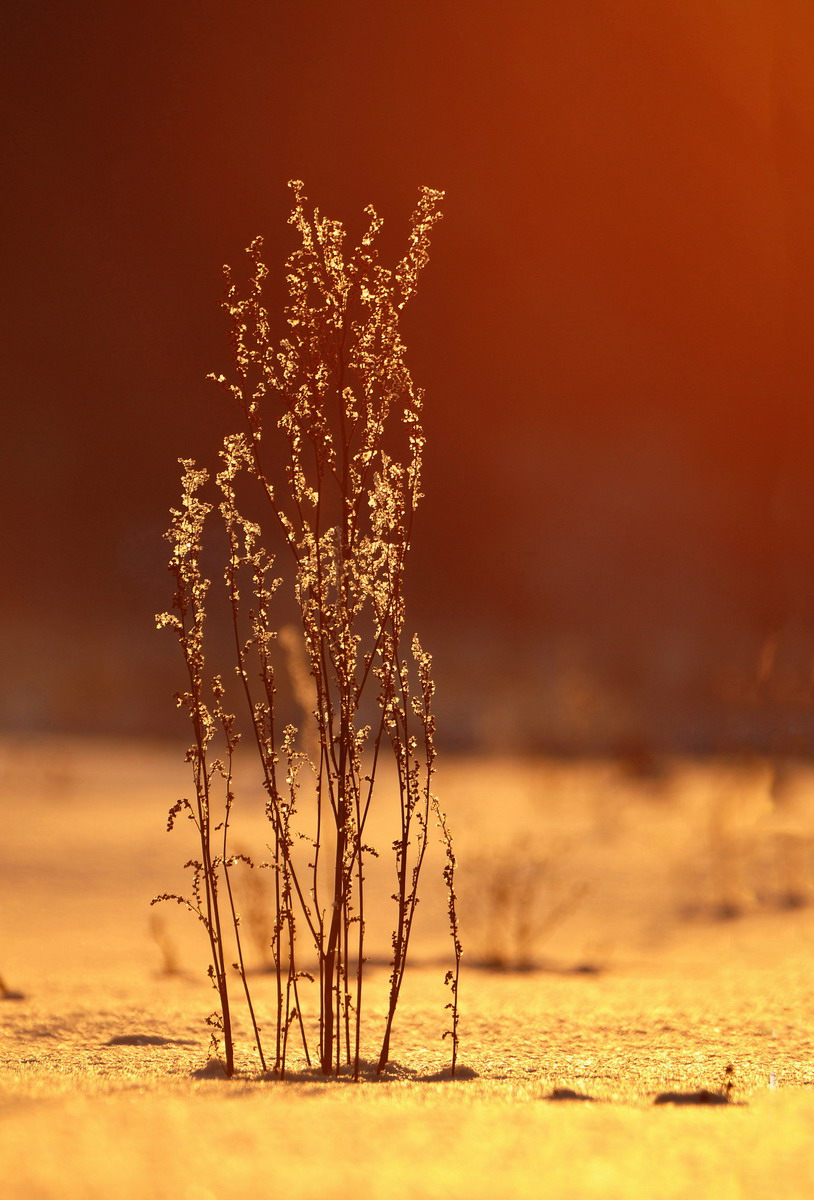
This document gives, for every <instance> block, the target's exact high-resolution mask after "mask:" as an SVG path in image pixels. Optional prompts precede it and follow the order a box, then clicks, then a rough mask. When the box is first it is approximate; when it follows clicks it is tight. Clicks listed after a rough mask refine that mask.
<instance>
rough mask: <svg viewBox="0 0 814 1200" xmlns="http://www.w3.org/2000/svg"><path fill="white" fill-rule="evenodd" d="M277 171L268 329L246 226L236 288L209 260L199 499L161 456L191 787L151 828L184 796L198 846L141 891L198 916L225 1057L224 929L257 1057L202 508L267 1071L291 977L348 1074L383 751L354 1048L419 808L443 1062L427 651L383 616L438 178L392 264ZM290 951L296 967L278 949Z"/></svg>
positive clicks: (331, 1054)
mask: <svg viewBox="0 0 814 1200" xmlns="http://www.w3.org/2000/svg"><path fill="white" fill-rule="evenodd" d="M291 187H292V188H293V192H294V207H293V211H292V213H291V216H290V218H289V223H290V224H291V225H292V226H293V227H294V229H295V231H296V234H297V237H298V245H297V248H296V249H295V250H294V252H293V253H292V254H291V255H290V257H289V258H288V261H287V264H286V285H287V293H288V302H287V305H286V308H285V319H286V324H287V330H286V332H285V335H284V336H283V338H282V340H281V341H279V343H277V342H275V341H274V340H273V338H272V321H271V318H270V316H269V313H268V311H267V309H266V307H265V303H264V283H265V281H266V278H267V275H268V270H267V268H266V266H265V265H264V263H263V260H262V257H261V253H262V241H261V239H260V238H258V239H256V240H255V241H254V242H252V244H251V246H249V248H248V255H249V258H250V263H251V274H250V278H249V282H248V287H247V288H245V289H241V287H240V286H239V285H238V283H237V282H235V280H234V278H233V276H232V273H231V271H230V270H229V269H228V268H227V269H226V279H227V293H226V300H225V308H226V310H227V312H228V313H229V316H230V320H231V337H232V345H233V350H234V360H235V369H236V375H235V378H234V379H232V380H231V381H230V380H227V379H226V378H225V377H224V376H222V375H221V376H217V377H216V378H217V382H219V383H220V384H221V385H222V386H223V387H224V389H225V390H226V392H227V393H228V394H229V395H230V397H231V398H232V399H233V400H234V401H236V403H237V405H238V406H239V408H240V410H241V411H242V413H243V417H244V428H243V429H242V431H240V432H238V433H235V434H232V435H229V436H227V437H226V438H225V440H224V443H223V447H222V450H221V453H220V459H221V465H220V470H219V471H218V472H217V474H216V476H215V479H214V484H215V492H214V499H213V500H212V501H206V500H204V499H203V498H202V493H203V490H204V488H205V487H206V486H207V485H208V484H210V482H211V481H210V479H209V475H208V473H207V472H206V471H204V470H201V469H199V468H198V466H197V465H196V464H195V463H194V462H192V461H191V460H184V461H183V468H184V471H183V479H182V499H181V507H180V509H178V510H176V511H174V513H173V522H172V525H171V527H170V529H169V531H168V534H167V536H168V538H169V540H170V542H171V544H172V547H173V555H172V560H171V569H172V571H173V573H174V575H175V579H176V592H175V599H174V611H173V612H172V613H165V614H162V615H161V616H160V617H159V618H158V622H159V625H163V626H169V627H171V628H173V629H174V630H175V632H176V634H177V635H178V639H179V642H180V645H181V649H182V652H183V656H184V660H185V663H186V667H187V677H188V685H187V688H186V690H185V691H183V692H181V693H180V694H179V696H178V702H179V704H181V705H182V706H183V707H185V708H186V710H187V711H188V713H189V716H190V720H191V723H192V728H193V731H194V740H193V744H192V746H191V748H190V749H189V751H188V752H187V760H188V761H189V762H190V764H191V766H192V772H193V780H194V786H195V799H194V800H193V801H190V800H186V799H185V800H182V801H179V802H178V803H177V804H176V805H175V806H174V808H173V810H172V811H171V813H170V827H171V826H172V824H173V822H174V820H175V818H176V816H178V815H179V814H180V813H181V812H182V811H185V812H186V814H187V816H189V818H190V819H191V820H192V822H193V823H194V825H195V827H196V829H197V831H198V834H199V843H200V855H199V857H196V858H195V859H193V860H192V861H191V862H190V863H189V864H187V865H188V866H189V867H190V869H191V870H192V873H193V876H192V880H193V882H192V897H191V899H187V898H184V897H181V896H169V895H167V896H164V897H160V899H175V900H176V901H178V902H179V903H182V904H186V905H187V906H188V907H189V908H191V909H192V911H193V912H194V913H195V915H196V916H197V917H198V918H199V920H200V921H201V922H202V923H203V925H204V927H205V928H206V931H207V934H208V937H209V944H210V953H211V964H210V968H209V972H210V976H211V978H212V981H213V985H214V987H215V989H216V991H217V993H218V998H219V1007H218V1012H217V1013H216V1014H215V1015H213V1017H212V1018H210V1020H211V1022H212V1023H213V1025H214V1026H215V1033H216V1034H217V1035H219V1036H220V1037H221V1038H222V1040H223V1043H224V1046H225V1058H226V1063H225V1065H226V1070H227V1074H231V1073H232V1071H233V1070H234V1054H233V1019H232V1010H231V999H230V991H229V987H228V981H227V974H228V972H227V957H226V950H225V948H224V947H225V938H226V933H227V929H228V931H229V937H230V939H231V941H230V944H231V942H232V941H233V942H234V945H235V948H236V957H237V961H236V962H235V963H234V967H235V968H236V970H237V973H238V975H239V976H240V980H241V982H242V987H243V992H244V996H245V1001H246V1003H247V1005H248V1009H249V1013H250V1017H251V1023H252V1028H253V1031H254V1036H255V1041H256V1044H257V1049H258V1052H259V1054H260V1058H261V1062H262V1063H263V1064H264V1065H265V1059H264V1050H263V1047H262V1042H261V1036H260V1031H259V1028H258V1024H257V1021H256V1020H255V1016H254V1007H253V1004H252V998H251V993H250V990H249V985H248V981H247V978H246V971H245V969H244V962H243V955H242V949H241V943H240V923H239V917H238V914H237V912H236V909H235V904H234V899H233V891H232V886H231V880H230V870H231V868H232V867H234V865H235V863H236V862H237V860H238V858H243V859H244V860H245V861H247V862H248V859H246V856H237V855H234V854H232V853H231V851H230V848H229V844H228V838H229V828H230V820H231V814H232V806H233V804H234V801H235V793H234V771H233V759H234V755H235V752H236V750H237V747H238V743H239V739H240V734H239V733H238V732H237V724H236V718H235V716H234V715H233V714H232V713H230V712H229V711H227V702H226V693H227V689H226V686H225V684H224V682H223V679H222V678H221V676H220V675H215V676H214V677H210V676H209V675H208V673H207V667H206V659H205V653H204V641H205V638H204V632H205V625H206V620H207V607H206V602H207V594H208V591H209V588H210V581H209V580H208V579H207V578H205V576H204V573H203V570H202V567H201V556H202V551H203V535H204V526H205V524H206V523H207V521H209V519H210V518H212V517H215V516H216V515H217V516H219V517H220V520H221V522H222V526H223V528H224V529H225V533H226V538H227V546H228V549H227V557H226V565H225V570H224V583H225V590H226V595H227V596H228V602H229V604H228V608H229V612H230V617H229V620H230V622H231V639H232V643H233V647H234V657H235V664H236V679H237V686H238V689H239V691H240V692H241V693H242V700H243V708H244V710H245V712H246V714H247V717H248V721H247V732H248V738H247V739H246V740H248V741H250V742H251V743H252V744H253V747H254V751H255V754H256V761H257V764H258V768H259V774H260V779H261V781H262V785H263V789H264V792H265V811H266V816H267V818H268V822H269V826H270V847H271V851H272V860H271V862H270V864H269V866H270V867H271V868H272V871H273V880H274V885H273V889H272V890H273V910H274V911H273V921H272V931H273V932H272V941H271V954H272V959H273V965H274V981H275V982H274V990H275V1010H276V1023H275V1037H274V1052H273V1058H272V1057H271V1054H269V1062H270V1063H273V1069H274V1070H275V1071H277V1072H278V1073H279V1074H280V1075H283V1074H284V1073H285V1070H286V1062H287V1057H288V1051H289V1043H290V1036H291V1034H292V1032H295V1033H296V1036H297V1038H298V1040H299V1041H300V1042H301V1044H302V1047H303V1052H304V1055H305V1058H306V1061H308V1062H309V1063H310V1061H311V1056H310V1051H309V1039H308V1036H307V1030H306V1019H305V1018H304V1005H303V1001H304V993H305V991H306V989H308V988H311V985H312V984H315V985H316V989H317V993H318V1003H317V1008H318V1037H317V1044H316V1047H315V1057H316V1058H317V1059H318V1061H319V1064H320V1066H321V1069H322V1071H323V1073H325V1074H326V1075H327V1074H332V1073H339V1071H340V1070H341V1069H343V1067H344V1068H345V1069H348V1068H350V1069H352V1073H353V1076H354V1078H358V1076H359V1072H360V1060H361V1049H360V1042H361V1031H362V1017H363V1011H364V1002H365V969H364V968H365V961H366V957H365V930H366V916H367V913H368V911H369V906H370V905H371V903H373V902H374V901H373V898H371V897H370V896H369V895H368V890H367V885H366V874H365V871H366V865H367V863H368V861H369V858H370V856H372V855H377V851H376V849H374V847H373V846H371V845H370V844H369V843H368V841H366V836H367V835H366V830H367V826H368V818H369V815H370V813H371V810H372V809H373V808H374V806H376V805H377V804H381V803H382V801H383V797H382V795H381V793H382V790H383V789H382V786H381V785H382V782H383V781H382V774H383V771H384V769H385V764H386V760H389V762H390V764H391V767H392V768H394V773H395V778H396V780H397V791H398V808H397V817H396V826H395V828H394V830H393V838H392V842H391V848H392V853H393V867H394V875H393V879H394V886H393V892H392V899H393V900H394V901H395V919H394V928H393V934H392V959H391V971H390V984H389V1000H388V1004H387V1014H386V1019H385V1023H384V1029H383V1031H382V1034H381V1043H380V1049H379V1051H378V1057H377V1069H378V1071H379V1072H381V1071H383V1070H384V1069H385V1067H386V1066H387V1062H388V1057H389V1053H390V1044H391V1037H392V1031H393V1025H394V1020H395V1016H396V1011H397V1007H398V1002H399V997H400V994H401V989H402V983H403V980H404V974H405V970H406V968H407V963H408V953H409V948H410V941H411V936H412V932H413V927H414V920H415V914H416V906H417V904H418V898H419V897H418V889H419V878H420V875H421V869H422V865H423V863H424V859H425V855H426V852H427V845H428V838H429V835H430V826H431V824H432V823H433V821H434V822H435V823H436V824H437V825H438V826H439V827H440V830H441V837H442V841H443V845H444V848H445V853H446V868H445V873H444V877H445V880H446V883H447V888H448V896H449V913H450V928H451V933H452V937H453V944H454V954H455V968H454V970H453V971H451V972H450V973H449V974H448V976H447V982H448V983H449V984H450V986H451V989H452V999H451V1001H450V1004H449V1005H448V1007H449V1008H450V1009H451V1010H452V1028H451V1030H450V1031H449V1036H451V1037H452V1043H453V1057H452V1070H453V1074H454V1070H455V1062H456V1059H457V1049H458V977H459V966H460V941H459V937H458V925H457V914H456V909H455V889H454V871H455V859H454V855H453V851H452V841H451V837H450V834H449V829H448V826H447V823H446V819H445V817H444V815H443V813H442V812H441V810H440V808H439V807H438V801H437V800H436V798H435V796H434V795H433V792H432V776H433V773H434V770H435V718H434V716H433V709H432V700H433V691H434V684H433V681H432V662H431V659H430V656H429V654H428V653H427V652H426V650H425V649H424V648H423V646H422V645H421V643H420V641H419V640H418V637H417V636H413V637H411V638H409V637H408V636H407V634H406V632H405V600H404V582H405V570H406V559H407V552H408V549H409V546H410V537H411V530H412V522H413V514H414V512H415V509H416V506H417V504H418V502H419V499H420V497H421V492H420V481H421V465H422V455H423V451H424V432H423V429H422V425H421V408H422V400H423V395H422V392H421V391H420V389H418V388H417V387H416V386H415V384H414V383H413V380H412V377H411V375H410V372H409V369H408V367H407V364H406V360H405V346H404V343H403V341H402V338H401V334H400V329H399V322H400V317H401V313H402V310H403V309H404V306H405V305H406V304H407V302H408V301H409V300H410V299H411V298H412V296H413V295H414V293H415V291H416V286H417V283H418V277H419V274H420V272H421V270H422V269H423V267H424V266H425V265H426V263H427V261H428V251H429V244H430V234H431V231H432V228H433V226H434V225H435V223H436V221H437V220H438V219H439V218H440V215H441V214H440V211H439V204H440V202H441V200H442V198H443V193H441V192H437V191H433V190H432V189H430V188H423V189H422V190H421V193H420V198H419V202H418V206H417V208H416V210H415V212H414V213H413V216H412V218H411V223H410V233H409V238H408V246H407V252H406V254H405V255H404V257H403V258H402V259H401V261H400V262H399V263H398V265H397V266H396V268H395V269H394V270H392V269H389V268H387V267H385V266H383V265H382V264H381V263H380V261H379V258H378V249H377V237H378V234H379V231H380V228H381V220H380V218H379V217H378V216H377V215H376V213H375V212H374V210H373V209H372V208H367V209H366V210H365V211H366V214H367V217H368V221H369V224H368V227H367V230H366V232H365V233H364V235H363V237H362V239H361V241H360V243H359V245H358V246H357V247H356V248H355V249H354V250H353V251H352V252H351V253H350V254H347V253H346V251H345V231H344V229H343V227H342V225H341V224H340V223H339V222H338V221H332V220H328V219H326V218H324V217H322V216H321V214H320V213H319V212H318V211H315V212H314V213H313V216H309V215H308V214H307V212H306V208H305V204H306V200H305V196H304V194H303V189H302V184H300V183H293V184H292V185H291ZM248 513H251V516H248V515H247V514H248ZM286 591H289V592H292V593H293V597H294V599H295V601H296V610H297V611H298V614H299V627H300V634H301V639H302V644H303V645H304V647H305V656H306V663H307V675H308V676H310V683H311V686H310V688H309V685H308V679H307V678H306V681H305V684H304V685H303V681H302V680H299V681H296V680H295V686H296V687H297V689H298V692H299V694H300V695H301V696H302V695H305V696H308V695H309V694H310V695H311V700H310V703H311V706H312V707H311V712H310V715H309V718H308V720H309V721H310V728H301V729H299V730H298V729H296V728H295V727H294V726H293V725H290V724H287V725H284V726H283V727H281V722H280V718H279V715H278V710H279V705H278V703H277V702H276V691H277V688H276V677H275V672H276V670H277V669H278V651H277V647H276V641H277V623H276V618H275V615H274V614H275V612H276V610H277V605H278V603H280V602H281V601H282V600H283V599H284V597H285V593H286ZM278 593H280V594H279V595H278ZM286 640H287V641H290V633H287V635H286ZM215 743H217V753H216V752H215V750H214V745H215ZM216 810H217V811H216ZM303 826H305V827H303ZM303 849H304V850H305V854H304V855H303ZM312 960H313V961H315V962H316V964H317V966H316V970H315V972H313V973H312V972H311V971H306V970H304V968H303V965H302V964H303V963H304V962H306V961H309V962H310V961H312ZM311 990H313V989H312V988H311Z"/></svg>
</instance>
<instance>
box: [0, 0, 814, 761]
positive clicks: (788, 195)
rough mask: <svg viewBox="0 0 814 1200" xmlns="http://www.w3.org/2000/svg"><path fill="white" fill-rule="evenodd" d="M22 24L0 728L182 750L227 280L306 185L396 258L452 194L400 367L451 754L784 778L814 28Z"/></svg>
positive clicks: (473, 14) (14, 102)
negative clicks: (453, 744)
mask: <svg viewBox="0 0 814 1200" xmlns="http://www.w3.org/2000/svg"><path fill="white" fill-rule="evenodd" d="M20 8H21V11H19V12H15V13H14V14H13V15H12V16H10V17H9V18H8V19H9V21H10V29H9V36H8V38H7V45H6V49H5V55H6V63H5V65H4V72H3V74H4V78H5V85H4V86H5V88H6V90H7V93H8V99H9V100H10V102H11V106H12V111H13V122H12V127H11V130H10V134H9V138H8V145H7V148H6V153H5V156H4V159H5V163H6V175H7V181H6V185H5V186H4V193H5V200H4V204H5V206H6V213H5V217H4V225H3V229H4V235H5V242H6V248H5V251H4V265H5V268H6V280H7V283H6V290H5V301H4V302H5V306H6V312H5V315H4V321H3V328H4V331H5V335H6V348H5V351H4V372H3V374H4V384H5V396H6V415H5V422H4V423H5V437H4V439H3V440H4V450H5V454H4V460H5V465H4V469H3V473H2V487H3V488H4V490H5V495H4V497H3V503H4V511H5V513H6V515H7V520H6V522H5V523H4V524H5V525H6V533H5V539H6V547H5V551H4V558H5V562H6V571H5V573H4V578H3V583H2V596H1V597H0V599H2V604H3V616H4V620H3V622H2V645H1V646H0V650H1V651H2V660H3V672H4V676H5V677H4V679H3V693H2V697H0V723H2V724H4V725H5V726H7V727H12V728H46V729H48V728H50V729H62V728H70V729H102V728H105V729H111V730H119V731H126V732H133V733H138V732H144V731H147V732H162V731H165V730H167V731H174V730H175V726H174V725H172V713H171V701H169V700H168V699H167V700H166V704H167V711H166V714H165V712H164V709H163V707H162V706H163V705H164V704H165V696H166V694H167V690H168V689H170V690H171V689H172V687H173V686H174V685H175V660H174V650H173V647H172V646H171V644H170V643H169V640H168V639H167V638H166V636H164V637H163V638H162V637H160V636H159V635H158V634H153V633H152V632H151V630H150V624H151V615H152V613H153V611H155V610H156V609H157V608H163V607H165V606H166V603H167V594H168V592H169V590H170V585H169V581H168V579H167V578H165V576H164V572H163V563H164V560H165V559H166V549H165V547H164V544H163V543H162V541H161V538H160V534H161V531H162V529H163V528H164V526H165V524H166V510H167V509H168V507H169V505H170V504H171V503H173V502H174V500H175V496H176V475H177V469H176V465H175V461H176V459H177V457H178V456H179V455H182V454H184V455H186V454H196V455H200V456H201V457H207V456H209V455H211V453H212V451H213V448H214V446H215V444H216V440H217V437H218V435H219V433H220V432H221V431H222V430H224V429H227V428H230V427H232V426H233V425H234V424H235V423H236V419H235V415H234V414H232V413H229V412H228V411H227V410H226V409H225V407H224V401H223V397H222V395H221V393H219V392H218V391H217V390H216V389H213V388H212V387H211V386H209V385H207V384H206V383H205V381H204V376H205V374H206V372H208V371H210V370H215V371H219V370H223V369H228V359H227V349H226V339H225V325H224V319H223V316H222V314H221V312H220V310H219V308H218V303H219V299H220V295H221V278H220V267H221V263H223V262H232V263H237V262H238V261H239V259H240V255H241V252H242V248H243V247H244V246H245V245H246V244H247V243H248V241H249V240H250V239H251V238H252V237H253V236H254V235H255V234H257V233H263V234H264V235H265V236H266V246H267V257H268V260H269V263H270V266H271V267H272V270H274V269H275V268H277V267H279V266H280V265H281V264H282V260H283V258H284V256H285V254H286V252H287V251H288V249H289V248H290V244H291V243H290V240H289V230H288V228H287V226H286V225H285V215H286V212H287V204H288V196H287V193H286V191H285V182H286V180H287V179H289V178H292V177H299V178H302V179H304V180H305V182H306V187H307V191H308V194H309V196H310V197H311V198H312V200H313V201H314V203H316V204H318V205H319V206H320V207H321V208H322V209H323V210H324V211H326V212H328V213H329V214H330V215H333V216H337V217H340V218H342V219H343V220H345V221H346V223H347V224H348V226H349V229H350V230H351V232H353V231H354V230H358V229H359V227H360V223H361V222H360V215H361V209H362V207H363V205H364V204H366V203H369V202H372V203H373V204H374V205H375V206H376V207H377V209H378V210H379V211H380V213H381V214H382V215H383V216H384V217H385V219H386V222H387V224H386V229H387V232H388V237H389V238H391V239H392V241H391V242H390V243H389V244H391V245H392V247H393V252H394V253H395V252H396V251H397V250H398V248H399V246H400V239H401V238H402V237H403V233H404V229H405V227H406V219H407V215H408V213H409V211H410V209H411V206H412V203H413V200H414V197H415V194H416V189H417V187H418V185H419V184H422V183H426V184H429V185H431V186H434V187H441V188H445V189H446V191H447V202H446V213H447V216H446V219H445V221H444V222H443V223H442V225H441V226H440V227H439V228H438V230H437V233H436V237H435V244H434V249H433V254H432V261H431V264H430V267H429V268H428V270H427V273H426V275H425V278H424V281H423V284H422V287H421V289H420V291H419V295H418V297H417V299H416V301H415V303H414V305H413V309H412V311H411V312H410V313H409V316H408V318H407V328H406V337H407V342H408V345H409V347H410V349H411V351H412V359H411V362H412V367H413V372H414V375H415V376H416V378H417V379H418V381H419V382H420V383H422V384H423V385H424V386H425V387H426V389H427V392H428V409H427V427H428V432H429V435H430V439H431V440H430V446H429V459H428V474H427V488H426V491H427V497H428V498H427V502H426V504H425V506H424V510H423V514H422V517H421V520H420V521H419V524H418V529H417V536H416V548H415V555H414V567H413V569H414V578H413V588H414V612H415V619H416V621H417V622H419V623H420V624H421V625H422V627H424V628H426V629H428V630H429V634H428V640H429V641H431V643H432V644H433V645H434V648H435V652H436V659H437V664H438V673H439V681H440V683H441V685H442V686H441V693H442V695H445V696H446V699H445V700H444V701H442V704H445V705H446V710H445V715H446V718H447V729H448V730H449V731H451V732H450V735H449V736H450V737H451V738H452V739H458V740H460V741H464V742H466V741H471V740H478V739H481V740H483V739H485V740H487V741H488V740H490V738H491V739H492V741H493V742H495V743H497V742H499V741H500V739H501V738H503V739H504V740H508V741H509V742H512V739H513V740H514V743H518V744H521V745H535V746H544V745H548V746H560V747H562V748H573V747H575V746H576V747H577V748H601V747H603V746H605V745H616V744H626V743H633V742H638V741H644V742H651V741H652V742H655V743H658V744H665V745H678V746H685V747H690V748H701V749H706V748H720V747H721V746H724V745H732V744H738V745H740V744H755V743H757V744H765V745H770V744H771V745H773V746H779V747H781V748H786V749H788V748H792V749H798V750H799V749H805V748H806V747H807V745H808V737H809V735H808V725H809V723H810V716H809V700H810V677H811V662H812V654H813V653H814V636H812V615H813V613H812V608H813V604H812V602H813V601H814V567H813V565H812V564H814V553H813V552H814V545H812V541H813V539H812V533H811V528H812V512H814V506H812V499H814V486H813V485H812V482H811V480H812V470H811V457H812V455H811V446H812V433H814V418H812V403H811V391H812V389H811V384H812V376H813V375H814V371H813V370H812V368H813V366H814V364H813V363H812V349H811V347H812V336H811V330H812V317H813V316H814V291H813V288H814V284H813V282H812V281H814V233H813V232H812V231H813V230H814V153H812V151H813V150H814V144H813V141H812V132H814V70H813V69H812V68H813V67H814V9H812V8H811V7H810V6H809V5H807V4H804V3H802V2H799V0H682V3H680V4H674V3H668V2H667V0H571V2H569V3H568V4H564V3H560V2H553V0H551V2H546V3H539V4H527V3H521V2H519V0H503V2H501V3H500V4H498V3H492V2H483V0H476V2H474V3H473V2H472V0H469V2H460V3H459V2H444V0H434V2H433V3H425V2H424V0H411V2H410V3H401V2H398V3H393V4H389V5H382V4H380V3H373V2H372V0H371V2H364V0H347V2H346V3H344V4H342V5H337V4H333V3H330V4H329V3H321V2H314V3H309V4H300V3H285V4H284V3H259V0H254V2H253V3H248V2H247V0H236V2H233V3H231V4H229V5H228V6H227V5H224V4H222V3H220V2H218V3H215V2H214V0H203V2H200V0H199V2H197V3H194V4H193V3H180V2H177V0H176V2H175V3H173V2H169V3H167V4H163V5H159V4H157V3H154V2H153V0H146V2H145V0H142V2H141V3H135V2H131V0H119V2H118V3H117V2H116V0H110V2H108V3H105V4H101V3H99V4H87V5H78V6H73V5H68V4H67V3H59V4H47V3H40V4H32V5H30V6H25V7H24V8H23V7H22V6H20ZM771 635H776V640H775V642H771V643H770V642H769V641H767V639H769V638H770V637H771ZM761 655H762V657H761ZM761 663H762V664H763V665H762V667H761V665H760V664H761ZM769 666H771V667H772V670H771V672H769V670H768V667H769ZM761 672H762V675H761ZM769 676H770V678H769ZM575 689H576V690H575ZM580 689H582V690H581V691H580ZM761 689H762V690H761ZM574 696H576V697H577V699H576V700H575V699H574ZM569 697H570V699H569ZM580 697H581V699H580ZM513 706H514V708H513Z"/></svg>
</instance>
